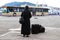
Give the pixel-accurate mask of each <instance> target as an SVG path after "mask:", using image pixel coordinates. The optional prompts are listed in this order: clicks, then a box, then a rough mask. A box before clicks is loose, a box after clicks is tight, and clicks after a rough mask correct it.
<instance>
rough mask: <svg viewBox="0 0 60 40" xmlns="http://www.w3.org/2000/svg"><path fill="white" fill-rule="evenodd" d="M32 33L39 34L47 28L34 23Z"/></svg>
mask: <svg viewBox="0 0 60 40" xmlns="http://www.w3.org/2000/svg"><path fill="white" fill-rule="evenodd" d="M31 30H32V31H31V32H32V34H38V33H43V32H45V28H44V27H43V26H41V25H39V24H32V29H31Z"/></svg>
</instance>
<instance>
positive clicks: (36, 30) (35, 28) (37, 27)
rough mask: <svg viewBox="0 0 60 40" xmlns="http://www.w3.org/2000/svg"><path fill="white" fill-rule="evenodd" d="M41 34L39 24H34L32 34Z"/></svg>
mask: <svg viewBox="0 0 60 40" xmlns="http://www.w3.org/2000/svg"><path fill="white" fill-rule="evenodd" d="M38 33H39V24H32V34H38Z"/></svg>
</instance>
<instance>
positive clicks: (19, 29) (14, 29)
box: [9, 28, 21, 31]
mask: <svg viewBox="0 0 60 40" xmlns="http://www.w3.org/2000/svg"><path fill="white" fill-rule="evenodd" d="M9 30H12V31H13V30H21V29H20V28H16V29H9Z"/></svg>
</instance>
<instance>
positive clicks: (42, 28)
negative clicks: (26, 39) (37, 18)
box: [39, 25, 45, 33]
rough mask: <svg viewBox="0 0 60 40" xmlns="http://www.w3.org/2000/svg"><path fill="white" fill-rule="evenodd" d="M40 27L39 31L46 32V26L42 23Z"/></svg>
mask: <svg viewBox="0 0 60 40" xmlns="http://www.w3.org/2000/svg"><path fill="white" fill-rule="evenodd" d="M39 26H40V29H39V33H44V32H45V28H44V27H43V26H42V25H39Z"/></svg>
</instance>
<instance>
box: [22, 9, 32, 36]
mask: <svg viewBox="0 0 60 40" xmlns="http://www.w3.org/2000/svg"><path fill="white" fill-rule="evenodd" d="M21 17H23V18H24V23H23V24H22V27H21V34H25V35H29V34H30V18H31V13H30V11H29V10H28V9H25V10H24V11H23V12H22V14H21Z"/></svg>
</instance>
